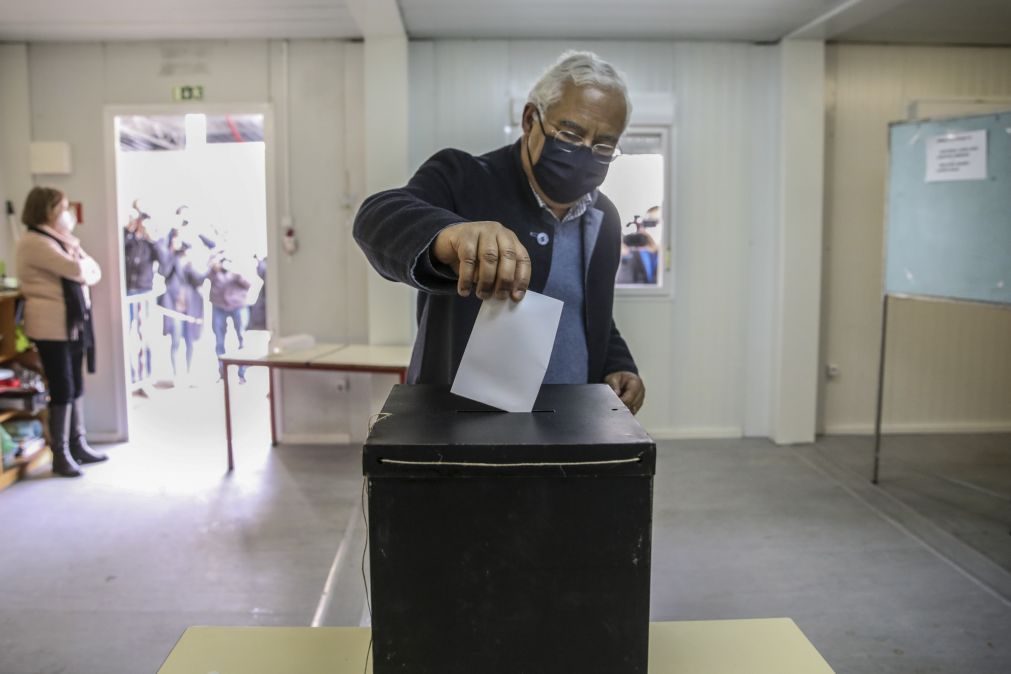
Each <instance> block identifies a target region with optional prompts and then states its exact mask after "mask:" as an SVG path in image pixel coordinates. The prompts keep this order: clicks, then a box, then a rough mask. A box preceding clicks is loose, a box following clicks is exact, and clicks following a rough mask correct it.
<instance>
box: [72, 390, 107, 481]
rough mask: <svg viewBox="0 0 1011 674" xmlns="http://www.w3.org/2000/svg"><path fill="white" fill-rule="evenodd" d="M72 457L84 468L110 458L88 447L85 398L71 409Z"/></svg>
mask: <svg viewBox="0 0 1011 674" xmlns="http://www.w3.org/2000/svg"><path fill="white" fill-rule="evenodd" d="M69 444H70V456H71V457H73V459H74V460H75V461H77V463H79V464H81V465H82V466H83V465H85V464H88V463H99V462H101V461H105V460H106V459H108V458H109V457H108V456H106V455H105V454H104V453H102V452H99V451H96V450H94V449H92V448H91V447H89V446H88V438H87V431H85V429H84V398H83V397H82V398H78V399H77V400H75V401H74V404H73V405H72V406H71V408H70V441H69Z"/></svg>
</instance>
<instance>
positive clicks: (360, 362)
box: [218, 344, 411, 472]
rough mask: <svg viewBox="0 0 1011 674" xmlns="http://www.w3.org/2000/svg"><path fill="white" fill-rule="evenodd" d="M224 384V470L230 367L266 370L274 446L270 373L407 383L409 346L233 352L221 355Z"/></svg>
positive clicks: (328, 346)
mask: <svg viewBox="0 0 1011 674" xmlns="http://www.w3.org/2000/svg"><path fill="white" fill-rule="evenodd" d="M218 360H219V362H220V363H221V366H222V375H223V379H224V383H225V436H226V438H227V441H228V470H229V472H230V471H232V470H234V469H235V457H234V453H233V447H232V397H231V394H230V391H229V388H228V369H229V368H230V367H233V366H236V367H266V368H267V370H268V371H267V381H268V382H269V383H268V389H267V390H268V396H269V398H270V442H271V444H272V445H276V444H277V419H276V415H275V412H274V370H314V371H325V372H371V373H374V374H395V375H397V376H399V377H400V383H401V384H403V383H406V381H407V366H408V364H409V363H410V362H411V347H409V346H372V345H368V344H317V345H315V346H313V347H311V348H308V349H299V350H295V351H286V352H282V353H269V354H268V353H247V352H244V351H235V352H232V353H226V354H224V355H223V356H221V357H220V358H219V359H218Z"/></svg>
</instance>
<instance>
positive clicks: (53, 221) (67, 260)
mask: <svg viewBox="0 0 1011 674" xmlns="http://www.w3.org/2000/svg"><path fill="white" fill-rule="evenodd" d="M21 221H22V222H23V223H24V224H25V225H26V226H27V227H28V231H27V232H26V233H25V234H24V235H23V236H22V237H21V239H20V240H19V241H18V246H17V269H18V277H19V279H20V282H21V292H22V294H23V295H24V297H25V314H24V316H25V333H26V334H27V335H28V336H29V337H30V338H31V339H32V340H33V341H34V342H35V345H36V347H37V348H38V350H39V357H40V359H41V360H42V369H43V370H44V371H45V374H46V379H47V381H48V383H49V435H50V442H51V445H52V450H53V473H55V474H57V475H62V476H64V477H77V476H78V475H80V474H81V468H80V464H85V463H97V462H99V461H105V459H106V458H107V457H106V456H105V455H104V454H102V453H99V452H96V451H95V450H93V449H92V448H91V447H89V446H88V441H87V439H86V437H85V429H84V398H83V396H84V377H83V374H82V372H81V367H82V364H83V360H84V357H85V354H86V353H88V355H89V370H92V371H93V369H92V367H91V365H92V359H91V356H92V355H93V351H92V352H90V353H89V350H90V349H92V348H93V345H94V341H93V340H94V337H93V333H92V331H91V299H90V295H89V293H88V287H89V286H93V285H95V284H96V283H98V281H99V280H100V279H101V278H102V270H101V269H100V268H99V266H98V263H96V262H95V261H94V260H93V259H91V257H90V256H89V255H88V254H87V253H85V252H84V249H82V248H81V242H80V240H79V239H78V238H77V237H75V236H74V235H73V234H72V233H71V232H73V229H74V226H75V224H76V221H75V218H74V215H73V212H72V211H71V210H70V205H69V203H68V202H67V198H66V196H65V195H64V194H63V192H61V191H59V190H56V189H52V188H48V187H35V188H33V189H32V191H31V192H29V193H28V198H27V199H26V200H25V207H24V210H23V211H22V213H21Z"/></svg>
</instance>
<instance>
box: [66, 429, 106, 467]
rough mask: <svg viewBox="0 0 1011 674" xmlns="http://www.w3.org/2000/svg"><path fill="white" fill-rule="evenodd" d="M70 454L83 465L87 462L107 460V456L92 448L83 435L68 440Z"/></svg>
mask: <svg viewBox="0 0 1011 674" xmlns="http://www.w3.org/2000/svg"><path fill="white" fill-rule="evenodd" d="M70 456H71V457H73V459H74V461H77V463H79V464H81V465H82V466H83V465H86V464H89V463H101V462H103V461H108V460H109V457H108V456H107V455H106V454H105V452H99V451H96V450H94V449H92V448H91V447H90V446H89V445H88V441H87V440H85V439H84V437H83V436H82V437H80V438H77V439H76V440H72V441H71V442H70Z"/></svg>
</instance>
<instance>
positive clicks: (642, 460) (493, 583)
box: [363, 384, 656, 674]
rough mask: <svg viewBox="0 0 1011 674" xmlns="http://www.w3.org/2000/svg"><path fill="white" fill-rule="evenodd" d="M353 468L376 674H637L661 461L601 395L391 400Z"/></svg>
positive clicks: (441, 393)
mask: <svg viewBox="0 0 1011 674" xmlns="http://www.w3.org/2000/svg"><path fill="white" fill-rule="evenodd" d="M363 464H364V472H365V475H366V477H367V480H368V494H369V504H368V513H369V545H370V555H369V560H370V565H371V577H372V583H371V585H372V590H371V591H372V629H373V638H374V660H373V662H374V668H375V672H376V674H389V673H391V672H409V673H411V674H427V673H431V674H477V673H480V674H522V673H524V672H529V673H536V674H541V673H543V672H579V673H580V674H596V673H599V674H619V673H620V674H640V673H642V674H645V672H646V667H647V652H648V642H649V578H650V575H649V574H650V546H651V524H652V503H653V474H654V472H655V467H656V447H655V445H654V443H653V440H652V439H651V438H650V437H649V436H648V435H647V434H646V432H645V431H644V430H643V429H642V427H641V426H639V424H638V423H637V422H636V420H635V418H634V417H633V416H632V415H631V413H629V412H628V410H627V409H626V408H625V406H624V405H623V404H622V403H621V401H620V400H619V399H618V397H617V396H615V394H614V392H613V391H612V390H611V389H610V388H609V387H608V386H606V385H603V384H599V385H578V386H550V385H548V386H544V387H542V389H541V393H540V396H539V398H538V400H537V403H536V405H535V407H534V411H533V412H531V413H528V414H509V413H504V412H499V411H495V410H492V409H491V408H488V407H486V406H484V405H481V404H480V403H475V402H472V401H469V400H466V399H464V398H460V397H457V396H454V395H453V394H451V393H450V392H449V387H445V386H397V387H395V388H394V389H393V391H392V392H391V393H390V396H389V398H388V399H387V401H386V405H385V406H384V408H383V411H382V413H381V414H380V416H379V417H378V419H377V421H376V423H375V424H374V425H373V427H372V429H371V431H370V433H369V437H368V439H367V440H366V443H365V448H364V453H363Z"/></svg>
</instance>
